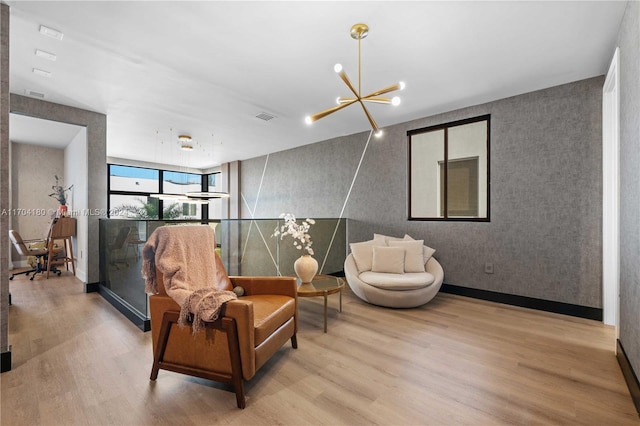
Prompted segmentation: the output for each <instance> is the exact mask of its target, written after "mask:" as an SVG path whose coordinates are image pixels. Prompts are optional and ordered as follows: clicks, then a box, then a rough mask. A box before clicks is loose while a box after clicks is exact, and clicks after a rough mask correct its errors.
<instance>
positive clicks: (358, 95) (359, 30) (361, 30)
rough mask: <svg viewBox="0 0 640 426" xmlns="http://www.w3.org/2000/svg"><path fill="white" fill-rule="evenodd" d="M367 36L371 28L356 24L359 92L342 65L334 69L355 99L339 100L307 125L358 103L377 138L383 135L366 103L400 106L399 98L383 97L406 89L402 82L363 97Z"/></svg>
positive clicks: (308, 118)
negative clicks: (363, 51)
mask: <svg viewBox="0 0 640 426" xmlns="http://www.w3.org/2000/svg"><path fill="white" fill-rule="evenodd" d="M367 34H369V27H368V26H367V25H366V24H355V25H354V26H352V27H351V37H352V38H354V39H356V40H358V90H356V88H355V87H354V86H353V84H351V81H350V80H349V77H347V73H346V72H344V70H343V69H342V65H340V64H336V65H335V66H334V67H333V70H334V71H335V72H336V73H338V75H339V76H340V78H341V79H342V81H344V83H345V84H346V85H347V87H348V88H349V90H351V93H353V95H354V97H347V98H345V97H339V98H338V99H337V103H338V105H337V106H334V107H331V108H328V109H326V110H324V111H321V112H318V113H316V114H313V115H310V116H307V117H306V118H305V122H306V123H307V124H311V123H313V122H314V121H316V120H320V119H321V118H323V117H326V116H327V115H329V114H332V113H334V112H336V111H339V110H341V109H343V108H346V107H348V106H349V105H351V104H355V103H356V102H357V103H359V104H360V106H362V109H363V110H364V114H365V115H366V116H367V119H368V120H369V123H371V128H372V129H373V132H374V134H375V135H376V136H381V135H382V130H380V128H378V125H377V124H376V121H375V120H374V119H373V117H372V116H371V114H370V113H369V111H368V110H367V106H366V105H365V102H373V103H379V104H391V105H399V104H400V98H399V97H397V96H396V97H393V98H387V97H382V96H381V95H384V94H386V93H389V92H393V91H396V90H402V89H404V83H403V82H400V83H396V84H392V85H391V86H387V87H385V88H383V89H380V90H376V91H375V92H371V93H369V94H368V95H365V96H362V91H361V88H362V86H361V82H362V65H361V61H360V42H361V41H362V39H363V38H365V37H366V36H367Z"/></svg>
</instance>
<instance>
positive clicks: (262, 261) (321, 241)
mask: <svg viewBox="0 0 640 426" xmlns="http://www.w3.org/2000/svg"><path fill="white" fill-rule="evenodd" d="M283 223H284V222H283V220H282V219H235V220H231V219H230V220H222V221H221V222H220V225H219V234H217V236H218V235H219V239H218V242H219V243H220V245H221V257H222V260H223V263H224V265H225V267H226V268H227V272H228V273H229V275H245V276H252V275H254V276H255V275H269V276H273V275H293V274H295V272H294V270H293V263H294V262H295V261H296V259H297V258H299V257H300V256H301V255H302V254H306V252H304V251H303V250H298V249H297V248H296V247H295V245H294V240H293V238H292V237H291V236H289V235H287V236H285V237H284V238H280V237H279V236H272V235H273V234H274V231H275V230H276V228H277V229H280V227H281V226H282V225H283ZM298 223H300V220H298ZM308 234H309V236H310V237H311V241H312V242H313V244H312V246H311V247H312V248H313V251H314V254H313V257H314V258H315V259H316V260H317V261H318V274H340V273H342V271H343V265H344V259H345V258H346V253H347V222H346V220H345V219H316V220H315V224H313V225H311V227H310V229H309V232H308Z"/></svg>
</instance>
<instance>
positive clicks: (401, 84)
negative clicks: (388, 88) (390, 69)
mask: <svg viewBox="0 0 640 426" xmlns="http://www.w3.org/2000/svg"><path fill="white" fill-rule="evenodd" d="M398 84H399V85H400V90H404V88H405V86H406V84H404V81H401V82H400V83H398Z"/></svg>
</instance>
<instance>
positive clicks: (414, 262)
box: [388, 240, 425, 272]
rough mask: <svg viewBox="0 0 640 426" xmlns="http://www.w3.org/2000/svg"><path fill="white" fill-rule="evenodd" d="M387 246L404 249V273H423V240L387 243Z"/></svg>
mask: <svg viewBox="0 0 640 426" xmlns="http://www.w3.org/2000/svg"><path fill="white" fill-rule="evenodd" d="M388 244H389V246H390V247H402V248H404V272H424V264H425V261H424V257H423V250H422V246H423V244H424V241H423V240H412V241H389V242H388Z"/></svg>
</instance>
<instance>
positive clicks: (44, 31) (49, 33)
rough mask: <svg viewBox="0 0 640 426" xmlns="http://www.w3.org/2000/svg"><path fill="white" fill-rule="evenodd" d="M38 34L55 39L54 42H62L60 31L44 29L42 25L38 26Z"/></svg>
mask: <svg viewBox="0 0 640 426" xmlns="http://www.w3.org/2000/svg"><path fill="white" fill-rule="evenodd" d="M40 34H42V35H46V36H47V37H51V38H55V39H56V40H62V37H63V36H64V34H62V33H61V32H60V31H58V30H54V29H53V28H49V27H45V26H44V25H40Z"/></svg>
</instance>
